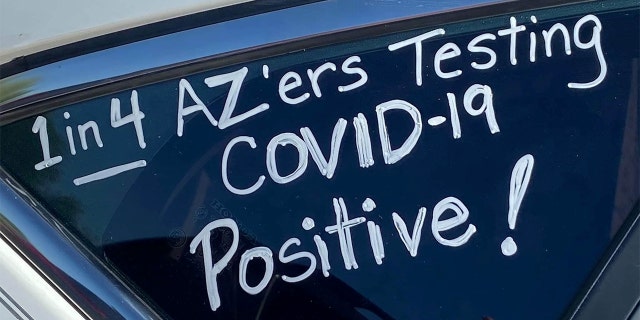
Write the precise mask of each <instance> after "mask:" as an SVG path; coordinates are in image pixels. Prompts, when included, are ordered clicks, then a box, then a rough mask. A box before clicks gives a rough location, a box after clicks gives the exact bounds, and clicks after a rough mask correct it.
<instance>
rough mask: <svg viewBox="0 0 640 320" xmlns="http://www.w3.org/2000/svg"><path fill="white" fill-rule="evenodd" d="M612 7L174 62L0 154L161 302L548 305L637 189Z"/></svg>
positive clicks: (324, 310)
mask: <svg viewBox="0 0 640 320" xmlns="http://www.w3.org/2000/svg"><path fill="white" fill-rule="evenodd" d="M598 6H599V5H598ZM624 7H625V2H615V1H611V2H607V6H604V9H602V8H601V7H596V5H575V6H568V7H561V8H555V9H553V10H545V11H536V12H527V13H521V14H516V15H513V16H496V17H491V18H485V19H482V20H477V21H470V22H463V23H453V24H449V25H443V26H438V27H429V28H424V29H420V30H411V31H406V32H403V33H399V34H391V35H384V36H378V35H375V34H373V35H370V37H368V38H367V39H357V40H354V41H352V42H349V43H342V44H334V45H326V46H321V47H318V48H315V49H309V50H303V51H299V52H292V53H290V54H286V55H280V56H274V57H269V58H265V59H261V60H254V61H247V62H246V63H243V64H237V65H231V66H227V67H224V68H221V69H216V70H207V71H202V72H200V73H196V74H188V75H187V74H181V73H180V70H176V77H175V78H173V79H169V80H165V81H162V82H158V83H153V84H149V85H146V86H142V87H136V88H130V90H125V91H122V92H116V93H112V94H108V95H105V96H101V97H96V98H93V99H90V100H87V101H81V102H78V103H75V104H72V105H68V106H61V107H60V108H58V109H56V110H53V111H50V112H46V113H44V114H40V115H34V116H32V117H30V118H27V119H24V120H21V121H17V122H14V123H11V124H8V125H5V126H3V127H2V128H0V134H1V137H2V139H1V140H0V142H1V149H0V151H1V152H2V157H1V159H0V161H1V162H2V166H3V168H5V169H6V170H7V171H8V172H10V174H12V175H13V176H14V177H15V178H16V179H17V180H18V181H19V182H20V183H21V184H23V185H24V186H25V188H26V189H27V190H29V191H30V192H31V193H33V194H35V195H36V196H37V197H38V199H40V201H42V202H43V203H44V204H45V206H46V207H47V208H48V209H49V210H50V212H51V214H52V215H54V216H55V217H56V218H57V219H59V220H60V221H62V222H63V223H64V224H65V225H66V226H67V227H68V228H69V229H70V230H72V231H73V232H74V233H75V234H76V235H78V236H79V237H81V238H82V239H84V240H85V241H86V243H87V244H88V245H89V246H90V247H91V248H92V249H93V250H94V251H95V252H96V253H98V254H100V255H101V256H103V257H104V259H105V261H106V262H108V263H109V265H111V266H112V267H113V268H115V269H116V270H118V271H120V272H121V273H122V274H123V275H124V276H125V277H126V278H127V279H128V281H130V282H131V283H132V284H134V285H135V286H137V288H139V289H140V290H141V292H142V293H143V295H145V296H146V297H148V298H149V299H151V300H152V301H153V302H154V303H156V304H157V305H158V306H159V307H160V308H162V309H163V310H164V311H165V312H166V313H167V314H168V315H170V316H171V317H174V318H184V319H193V318H196V317H209V318H216V319H218V318H219V319H244V318H265V319H281V318H288V319H391V318H393V319H480V318H481V317H482V316H489V317H492V318H494V319H556V318H559V317H561V316H562V314H563V312H564V311H565V310H566V308H567V307H568V306H569V304H570V303H571V302H572V301H573V299H574V297H575V295H576V294H577V293H578V292H579V290H580V288H581V286H582V285H583V284H584V283H585V281H586V280H587V278H588V276H589V274H590V273H591V272H592V270H593V269H594V267H595V266H596V264H597V263H598V261H599V259H601V257H602V255H603V254H604V253H605V250H606V248H607V247H608V246H609V244H610V242H611V241H612V239H613V238H614V236H615V235H616V232H617V231H618V230H619V228H620V226H621V225H622V223H623V222H624V221H625V219H627V216H628V214H629V212H630V211H631V208H632V207H633V205H634V204H635V203H637V201H638V196H639V191H638V163H639V160H638V159H639V157H638V136H637V134H638V127H637V125H638V119H637V112H638V97H637V94H638V82H637V77H638V51H639V50H638V38H639V35H638V28H637V26H638V23H639V21H638V8H637V3H636V4H634V7H633V8H632V9H625V8H624ZM597 8H600V9H597ZM510 18H511V20H513V22H510ZM510 23H513V24H514V25H513V26H510ZM438 28H442V30H443V31H438V30H437V29H438ZM525 28H526V30H524V29H525ZM443 32H444V34H443ZM512 34H513V36H512ZM565 36H566V41H565ZM415 37H422V39H424V41H422V42H419V43H421V50H420V51H421V55H422V56H421V57H422V59H421V60H420V64H421V66H422V67H421V68H419V70H420V72H421V74H422V75H421V77H419V76H418V75H416V52H417V49H416V48H417V47H416V44H415V43H418V42H416V41H414V42H408V43H407V42H403V41H405V40H407V39H418V38H415ZM427 38H428V39H427ZM531 39H535V44H534V43H533V40H531ZM405 44H406V45H405ZM565 46H566V47H565ZM532 47H533V48H534V49H532ZM569 49H570V54H569ZM458 50H459V51H458ZM488 52H490V53H491V54H489V53H488ZM531 52H533V54H534V56H535V59H533V58H531V54H532V53H531ZM492 55H495V61H494V60H492V58H491V56H492ZM438 57H439V58H438ZM511 58H515V59H516V60H515V61H512V60H511ZM532 60H535V61H532ZM291 72H294V73H295V75H294V74H293V73H291ZM460 72H461V74H459V73H460ZM245 73H246V74H245ZM364 74H366V77H364V76H363V75H364ZM296 76H299V81H300V83H297V82H296ZM287 77H289V78H287ZM418 79H419V81H418ZM314 81H315V82H316V83H317V86H316V87H315V88H314V86H313V85H312V83H313V82H314ZM236 87H238V88H239V90H238V89H237V88H236ZM181 92H182V93H183V96H181V94H180V93H181ZM234 93H238V94H237V96H236V95H235V94H234ZM116 99H117V100H116ZM465 100H466V101H465ZM131 101H134V102H135V103H137V104H138V105H139V109H140V110H141V112H143V113H144V117H143V118H142V114H140V113H134V114H133V115H131V116H129V115H130V114H132V111H131V110H132V107H131V105H132V104H131ZM180 101H182V102H183V106H182V107H183V109H182V114H183V116H181V115H180V112H181V111H180V110H181V109H180ZM118 103H119V105H120V109H118V107H117V106H118ZM199 103H202V104H203V106H206V107H202V108H199V107H197V105H198V104H199ZM225 104H226V106H225ZM263 104H268V109H267V108H266V107H264V105H263ZM117 110H120V112H119V113H118V112H115V111H117ZM205 110H206V111H207V112H210V114H207V112H205ZM360 114H361V116H359V115H360ZM208 116H210V117H208ZM127 117H129V118H127ZM358 117H359V118H358ZM182 118H184V122H183V124H180V119H182ZM212 119H213V120H215V121H214V122H217V125H214V124H212V121H211V120H212ZM356 119H358V120H356ZM45 120H46V123H45ZM365 120H366V121H365ZM137 122H139V124H136V123H137ZM365 122H366V124H367V125H368V126H365V125H364V124H365ZM181 126H182V131H181V129H180V127H181ZM305 128H308V129H305ZM67 130H68V132H70V133H68V132H67ZM343 130H344V133H342V131H343ZM34 131H35V132H36V133H34ZM381 131H382V134H381ZM44 132H46V133H47V139H48V143H46V144H47V145H48V150H49V151H48V152H49V154H50V156H51V158H52V160H51V162H50V163H49V166H48V167H47V166H44V165H43V167H44V168H41V170H36V169H40V168H35V166H36V164H38V163H40V162H41V161H43V148H42V143H44V142H43V141H44V140H43V136H44V135H43V133H44ZM98 132H99V138H100V139H97V137H98V134H97V133H98ZM179 133H182V134H181V135H180V134H179ZM283 133H288V134H285V135H281V134H283ZM69 137H71V138H69ZM83 137H84V140H85V143H84V145H85V146H83V142H82V139H83ZM332 137H333V138H332ZM387 137H388V139H389V141H387V140H386V139H387ZM412 137H413V138H412ZM278 138H281V139H280V140H278ZM98 140H100V144H101V145H102V146H101V147H100V146H98V144H99V143H98ZM367 140H370V142H371V143H370V145H368V144H367V143H366V141H367ZM70 141H73V145H74V149H75V150H74V151H73V153H72V147H71V142H70ZM314 141H315V142H316V143H317V147H316V146H315V144H314ZM332 141H333V142H332ZM270 142H271V143H270ZM387 143H388V145H387ZM385 146H388V148H387V149H385ZM296 148H297V149H296ZM316 148H318V149H319V150H320V153H319V154H317V153H314V149H316ZM332 148H334V149H335V150H339V154H338V153H337V152H336V154H335V155H333V156H332V157H331V156H330V150H332ZM85 149H86V150H85ZM225 149H227V150H228V157H226V156H225ZM368 150H370V153H369V151H368ZM56 156H61V157H62V158H61V160H60V161H59V162H57V163H56V161H57V160H55V159H56V158H54V157H56ZM225 158H226V159H227V161H224V160H223V159H225ZM269 159H272V160H273V161H271V162H270V160H269ZM225 170H226V177H228V180H229V181H228V182H227V183H225V181H224V179H225V173H224V172H225ZM298 174H299V175H298ZM254 184H255V186H256V188H255V189H254V190H248V189H247V188H249V187H251V186H252V185H254ZM234 188H236V189H242V190H244V191H242V190H240V191H239V190H235V189H234ZM243 193H246V194H243ZM374 204H375V205H374ZM345 209H346V210H345ZM336 211H337V212H338V213H336ZM510 211H511V213H512V214H511V217H512V224H511V226H512V227H513V228H510V224H509V220H510V219H509V216H510V215H509V212H510ZM346 212H348V217H347V216H346ZM467 214H468V217H467ZM337 215H338V217H337ZM416 217H419V218H418V221H420V220H422V221H423V222H418V223H416V221H417V220H416V219H417V218H416ZM305 218H308V219H305ZM422 218H423V219H422ZM311 220H313V223H311ZM365 220H366V221H365ZM210 223H214V225H213V227H212V225H211V224H210ZM216 226H218V227H216ZM225 226H226V227H225ZM228 226H237V230H238V231H237V233H235V232H233V231H232V229H231V228H228ZM377 228H379V238H380V239H378V236H377V234H378V233H377V232H376V229H377ZM306 229H309V230H306ZM197 235H200V236H198V237H197ZM314 237H315V238H314ZM508 237H510V238H509V239H511V240H508ZM294 238H295V239H298V240H297V241H296V240H292V239H294ZM207 239H208V240H209V241H207ZM236 241H237V244H236ZM298 241H299V242H298ZM285 243H286V245H285ZM203 244H206V245H203ZM234 244H235V245H234ZM298 244H299V245H298ZM209 245H210V247H211V251H212V254H211V255H209V252H207V251H208V249H206V248H207V247H208V246H209ZM324 245H326V252H327V254H326V257H327V258H324V257H323V254H322V253H321V252H323V250H322V247H323V246H324ZM516 245H517V248H516ZM190 247H191V250H190ZM255 248H258V249H255ZM283 248H284V249H283ZM283 250H284V252H282V253H283V254H282V255H283V257H282V258H283V259H281V257H279V253H281V251H283ZM227 252H229V254H230V259H228V263H224V261H223V262H220V261H221V260H224V258H223V256H225V254H226V253H227ZM382 252H384V254H382ZM295 253H303V254H304V255H303V256H293V255H294V254H295ZM243 255H244V256H245V259H242V257H243ZM376 255H377V257H376ZM250 258H253V259H250ZM311 261H313V263H314V264H315V265H316V267H315V270H310V263H311ZM209 262H211V263H217V264H218V265H219V266H220V268H219V269H220V270H218V268H217V267H214V268H213V269H209V268H212V267H211V265H210V264H209ZM243 262H244V263H243ZM323 262H324V263H325V264H326V263H328V264H329V265H330V269H329V270H325V271H326V274H327V276H325V275H324V274H323V270H322V269H323ZM271 266H272V267H273V270H272V271H271ZM243 268H244V271H243ZM308 270H310V271H308ZM307 271H308V272H307ZM207 272H209V273H210V276H211V277H210V280H215V282H214V281H210V283H209V291H207V281H206V278H205V274H206V273H207ZM299 276H300V277H303V278H305V279H304V280H302V281H299V282H295V283H290V282H287V281H285V280H289V281H292V280H294V281H295V280H296V277H299ZM243 279H244V280H243ZM247 291H248V292H252V293H255V294H249V293H247ZM215 292H218V293H219V300H218V301H219V303H220V307H219V308H217V310H215V311H212V310H211V305H212V304H213V305H215V301H216V300H217V298H215V294H214V293H215ZM533 303H535V304H533Z"/></svg>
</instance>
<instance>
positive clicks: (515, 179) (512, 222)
mask: <svg viewBox="0 0 640 320" xmlns="http://www.w3.org/2000/svg"><path fill="white" fill-rule="evenodd" d="M533 162H534V160H533V156H532V155H530V154H527V155H524V156H522V158H520V159H519V160H518V162H516V165H515V166H514V167H513V171H511V183H510V184H509V214H508V215H507V221H508V222H509V229H511V230H513V229H515V228H516V221H517V220H518V211H520V204H522V199H523V198H524V194H525V193H526V192H527V186H529V179H531V171H532V170H533ZM500 248H501V249H502V254H504V255H505V256H512V255H513V254H515V253H516V252H517V251H518V246H517V245H516V243H515V241H513V238H511V237H507V238H506V239H504V241H502V244H501V245H500Z"/></svg>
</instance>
